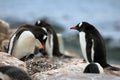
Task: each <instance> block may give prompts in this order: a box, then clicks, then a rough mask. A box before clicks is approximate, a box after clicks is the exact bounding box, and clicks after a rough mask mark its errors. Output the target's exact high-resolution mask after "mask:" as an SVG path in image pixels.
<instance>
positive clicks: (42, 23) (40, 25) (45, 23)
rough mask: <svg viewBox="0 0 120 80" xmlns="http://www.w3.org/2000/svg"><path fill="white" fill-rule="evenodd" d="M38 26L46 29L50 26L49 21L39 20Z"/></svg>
mask: <svg viewBox="0 0 120 80" xmlns="http://www.w3.org/2000/svg"><path fill="white" fill-rule="evenodd" d="M35 25H36V26H39V27H46V26H50V25H49V24H48V23H47V21H45V20H38V21H36V23H35Z"/></svg>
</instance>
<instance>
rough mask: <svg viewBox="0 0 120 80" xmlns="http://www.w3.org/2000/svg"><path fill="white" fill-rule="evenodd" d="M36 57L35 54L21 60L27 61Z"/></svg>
mask: <svg viewBox="0 0 120 80" xmlns="http://www.w3.org/2000/svg"><path fill="white" fill-rule="evenodd" d="M34 56H35V55H34V54H30V55H26V56H24V57H23V58H21V59H20V60H22V61H27V60H29V59H32V58H33V57H34Z"/></svg>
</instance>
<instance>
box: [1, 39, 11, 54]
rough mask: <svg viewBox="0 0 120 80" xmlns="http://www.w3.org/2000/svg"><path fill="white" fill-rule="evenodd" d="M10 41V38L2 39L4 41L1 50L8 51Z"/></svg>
mask: <svg viewBox="0 0 120 80" xmlns="http://www.w3.org/2000/svg"><path fill="white" fill-rule="evenodd" d="M8 43H9V40H8V39H6V40H3V41H2V43H1V52H6V50H5V48H7V49H8Z"/></svg>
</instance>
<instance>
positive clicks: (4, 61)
mask: <svg viewBox="0 0 120 80" xmlns="http://www.w3.org/2000/svg"><path fill="white" fill-rule="evenodd" d="M8 65H9V66H16V67H19V68H21V69H23V70H25V71H27V69H26V63H25V62H23V61H20V60H19V59H17V58H15V57H12V56H11V55H9V54H8V53H5V52H0V66H8Z"/></svg>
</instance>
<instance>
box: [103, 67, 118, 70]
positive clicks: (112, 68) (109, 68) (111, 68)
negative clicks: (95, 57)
mask: <svg viewBox="0 0 120 80" xmlns="http://www.w3.org/2000/svg"><path fill="white" fill-rule="evenodd" d="M104 69H107V70H112V71H120V68H118V67H114V66H108V67H106V68H104Z"/></svg>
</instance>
